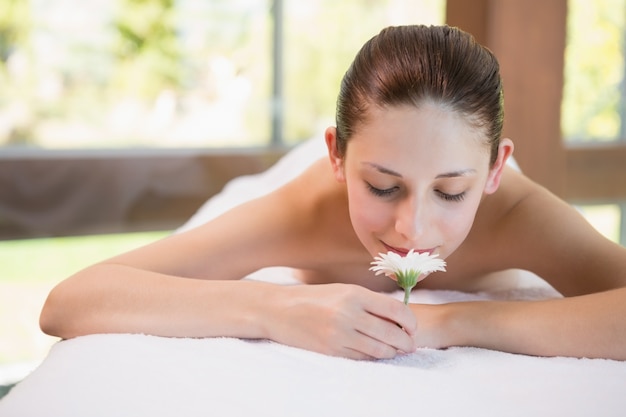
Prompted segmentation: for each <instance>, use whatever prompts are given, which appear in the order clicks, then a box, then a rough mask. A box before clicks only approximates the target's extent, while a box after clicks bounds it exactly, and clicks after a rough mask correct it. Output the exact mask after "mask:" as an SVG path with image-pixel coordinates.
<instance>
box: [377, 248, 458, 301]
mask: <svg viewBox="0 0 626 417" xmlns="http://www.w3.org/2000/svg"><path fill="white" fill-rule="evenodd" d="M372 265H373V266H372V267H371V268H370V271H373V272H375V273H376V275H380V274H385V275H387V276H393V277H395V278H396V280H397V282H398V285H399V286H400V287H402V288H403V289H404V304H408V302H409V294H410V293H411V290H412V289H413V287H415V285H416V284H417V283H418V282H419V281H421V280H422V279H424V278H426V275H427V274H429V273H431V272H435V271H445V270H446V262H445V261H444V260H443V259H440V258H439V257H438V255H436V254H432V255H431V254H429V253H425V252H424V253H417V252H414V251H413V249H411V250H410V251H409V253H407V254H406V256H400V255H398V254H397V253H395V252H387V253H386V254H384V253H379V254H378V256H376V257H375V258H374V261H373V262H372ZM420 277H421V278H420Z"/></svg>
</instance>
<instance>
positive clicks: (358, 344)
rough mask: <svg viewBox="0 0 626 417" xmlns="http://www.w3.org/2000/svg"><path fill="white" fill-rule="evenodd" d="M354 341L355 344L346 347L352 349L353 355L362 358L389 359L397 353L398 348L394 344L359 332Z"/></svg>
mask: <svg viewBox="0 0 626 417" xmlns="http://www.w3.org/2000/svg"><path fill="white" fill-rule="evenodd" d="M354 342H355V345H354V346H353V347H350V348H348V349H351V350H353V351H354V356H355V357H362V358H363V359H391V358H394V357H395V356H396V355H397V354H398V349H396V348H395V347H394V346H391V345H389V344H387V343H384V342H381V341H380V340H377V339H375V338H373V337H371V336H369V335H366V334H363V333H361V332H357V334H356V335H355V337H354Z"/></svg>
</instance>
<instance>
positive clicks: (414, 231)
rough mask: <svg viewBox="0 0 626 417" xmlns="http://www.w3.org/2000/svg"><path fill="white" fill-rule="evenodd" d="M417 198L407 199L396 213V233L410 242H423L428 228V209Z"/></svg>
mask: <svg viewBox="0 0 626 417" xmlns="http://www.w3.org/2000/svg"><path fill="white" fill-rule="evenodd" d="M417 200H418V199H417V198H416V197H412V198H407V199H406V200H404V201H402V202H401V203H400V204H399V205H398V210H397V212H396V224H395V228H396V232H398V233H399V234H401V235H402V236H403V237H404V238H405V239H406V240H408V241H410V242H417V241H420V240H422V239H421V238H422V237H423V235H424V231H425V230H426V228H427V226H428V213H427V211H428V208H427V205H426V204H425V203H420V202H418V201H417Z"/></svg>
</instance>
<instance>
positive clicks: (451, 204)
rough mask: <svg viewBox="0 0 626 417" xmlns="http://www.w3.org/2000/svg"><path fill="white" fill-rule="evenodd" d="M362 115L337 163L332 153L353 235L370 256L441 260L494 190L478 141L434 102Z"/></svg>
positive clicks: (483, 147) (483, 148) (475, 133)
mask: <svg viewBox="0 0 626 417" xmlns="http://www.w3.org/2000/svg"><path fill="white" fill-rule="evenodd" d="M369 116H370V117H369V120H368V121H367V122H366V123H365V124H364V125H362V126H360V127H359V129H357V132H356V133H355V134H354V135H353V136H352V137H351V138H350V140H349V142H348V147H347V150H346V155H345V157H344V158H343V159H341V158H339V157H336V158H333V155H332V153H333V152H332V150H331V161H332V162H333V168H334V170H335V175H336V177H337V179H338V180H340V181H345V183H346V185H347V190H348V199H349V209H350V217H351V220H352V226H353V228H354V230H355V232H356V234H357V236H358V237H359V239H360V240H361V242H362V243H363V245H364V246H365V248H366V249H367V251H368V252H369V253H370V254H371V255H372V256H375V255H377V254H378V253H380V252H383V253H386V252H388V251H394V252H397V253H399V254H401V255H405V254H406V253H407V252H408V251H409V250H410V249H414V250H415V251H419V252H429V253H437V254H439V256H441V257H442V258H446V257H447V256H449V255H450V254H451V253H452V252H454V250H455V249H456V248H458V246H459V245H460V244H461V243H462V242H463V240H464V239H465V238H466V236H467V235H468V233H469V231H470V228H471V227H472V223H473V221H474V216H475V214H476V211H477V209H478V205H479V204H480V201H481V198H482V196H483V194H484V193H486V192H487V193H488V192H493V191H495V189H496V188H497V186H498V180H499V175H497V174H496V173H495V170H490V167H489V147H488V145H487V144H486V141H485V139H484V137H482V136H481V133H480V132H479V131H477V130H476V129H474V128H472V127H471V126H470V125H469V124H468V123H466V122H465V121H464V120H463V119H462V118H461V117H459V116H457V115H456V114H455V113H454V112H451V111H449V110H446V109H445V108H443V107H441V106H438V105H435V104H424V105H422V106H420V107H419V108H416V107H412V106H400V107H391V108H387V109H380V108H376V109H375V110H370V113H369ZM326 139H327V141H329V134H328V132H327V135H326ZM331 141H332V134H331ZM328 144H329V147H331V145H332V144H331V143H330V142H329V143H328ZM494 176H497V178H494ZM494 179H495V181H494Z"/></svg>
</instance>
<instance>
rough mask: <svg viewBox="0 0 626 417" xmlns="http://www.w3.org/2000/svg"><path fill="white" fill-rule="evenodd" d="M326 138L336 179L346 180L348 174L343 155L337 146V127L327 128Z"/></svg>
mask: <svg viewBox="0 0 626 417" xmlns="http://www.w3.org/2000/svg"><path fill="white" fill-rule="evenodd" d="M324 139H325V140H326V147H327V148H328V158H329V159H330V165H331V167H332V169H333V173H334V174H335V179H336V180H337V181H339V182H345V181H346V176H345V173H344V168H343V155H341V154H340V153H339V150H338V148H337V128H336V127H334V126H331V127H328V128H326V131H325V132H324Z"/></svg>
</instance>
